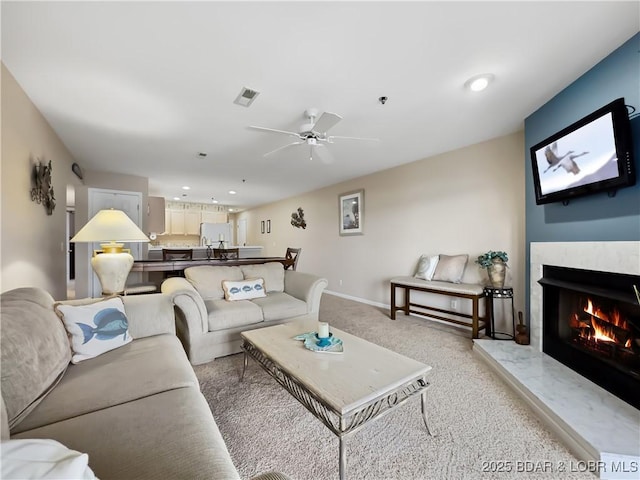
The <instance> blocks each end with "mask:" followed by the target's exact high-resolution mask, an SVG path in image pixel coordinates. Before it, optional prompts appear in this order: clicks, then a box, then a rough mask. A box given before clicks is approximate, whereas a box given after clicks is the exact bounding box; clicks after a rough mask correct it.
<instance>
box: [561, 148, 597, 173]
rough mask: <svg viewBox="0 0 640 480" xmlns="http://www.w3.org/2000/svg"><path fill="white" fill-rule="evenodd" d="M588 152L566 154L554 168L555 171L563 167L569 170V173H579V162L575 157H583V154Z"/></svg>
mask: <svg viewBox="0 0 640 480" xmlns="http://www.w3.org/2000/svg"><path fill="white" fill-rule="evenodd" d="M569 153H571V152H569ZM587 153H589V152H582V153H577V154H575V155H574V154H573V153H571V154H567V155H565V157H564V158H563V159H562V160H560V163H558V166H557V167H556V168H554V169H553V171H554V172H555V171H556V170H557V169H559V168H560V167H562V168H564V169H565V170H566V171H567V173H573V174H574V175H577V174H579V173H580V168H579V167H578V164H577V163H576V162H574V161H573V160H574V159H575V158H578V157H581V156H582V155H586V154H587Z"/></svg>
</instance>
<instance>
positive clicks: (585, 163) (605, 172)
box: [531, 99, 635, 204]
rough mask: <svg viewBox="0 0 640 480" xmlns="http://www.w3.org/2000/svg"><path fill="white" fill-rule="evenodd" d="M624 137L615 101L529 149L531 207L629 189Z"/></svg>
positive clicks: (620, 106) (621, 111) (625, 126)
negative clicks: (533, 198) (533, 203)
mask: <svg viewBox="0 0 640 480" xmlns="http://www.w3.org/2000/svg"><path fill="white" fill-rule="evenodd" d="M629 132H630V128H629V118H628V114H627V110H626V107H625V105H624V99H618V100H616V101H614V102H612V103H611V104H609V105H607V106H605V107H603V108H601V109H599V110H597V111H596V112H594V113H592V114H591V115H588V116H587V117H585V118H583V119H582V120H580V121H578V122H576V123H574V124H573V125H571V126H569V127H567V128H565V129H564V130H562V131H561V132H558V133H557V134H555V135H553V136H551V137H549V138H548V139H547V140H545V141H543V142H541V143H539V144H537V145H535V146H534V147H532V148H531V157H532V162H533V176H534V182H535V190H536V203H538V204H542V203H549V202H554V201H566V200H568V199H570V198H573V197H576V196H580V195H585V194H588V193H594V192H597V191H601V190H613V189H615V188H617V187H621V186H627V185H633V184H634V183H635V178H634V175H633V161H632V158H631V151H630V145H631V142H630V134H629Z"/></svg>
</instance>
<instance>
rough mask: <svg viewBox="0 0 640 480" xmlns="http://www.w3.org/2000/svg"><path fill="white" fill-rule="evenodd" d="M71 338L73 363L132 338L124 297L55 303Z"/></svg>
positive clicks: (124, 343)
mask: <svg viewBox="0 0 640 480" xmlns="http://www.w3.org/2000/svg"><path fill="white" fill-rule="evenodd" d="M56 310H57V311H58V312H59V313H60V314H61V318H62V321H63V322H64V326H65V328H66V329H67V333H68V334H69V336H70V340H71V351H72V352H73V356H72V357H71V363H79V362H81V361H83V360H87V359H89V358H93V357H97V356H98V355H101V354H103V353H105V352H108V351H109V350H113V349H115V348H118V347H121V346H123V345H126V344H127V343H129V342H131V340H132V339H131V335H129V322H128V321H127V316H126V314H125V311H124V305H123V303H122V299H121V298H119V297H115V298H110V299H108V300H104V301H101V302H96V303H92V304H89V305H62V304H58V305H56Z"/></svg>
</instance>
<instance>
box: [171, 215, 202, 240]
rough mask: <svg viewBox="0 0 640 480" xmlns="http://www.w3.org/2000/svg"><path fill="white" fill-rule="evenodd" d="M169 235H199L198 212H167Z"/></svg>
mask: <svg viewBox="0 0 640 480" xmlns="http://www.w3.org/2000/svg"><path fill="white" fill-rule="evenodd" d="M167 211H168V212H169V228H168V229H167V232H166V233H168V234H169V235H200V212H199V211H197V210H195V211H191V210H167Z"/></svg>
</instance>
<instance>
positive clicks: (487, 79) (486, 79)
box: [464, 73, 495, 92]
mask: <svg viewBox="0 0 640 480" xmlns="http://www.w3.org/2000/svg"><path fill="white" fill-rule="evenodd" d="M494 78H495V77H494V76H493V74H492V73H482V74H480V75H476V76H474V77H471V78H470V79H469V80H467V81H466V82H465V83H464V86H465V87H466V88H468V89H469V90H471V91H472V92H481V91H482V90H484V89H485V88H487V87H488V86H489V84H490V83H491V82H492V81H493V79H494Z"/></svg>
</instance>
